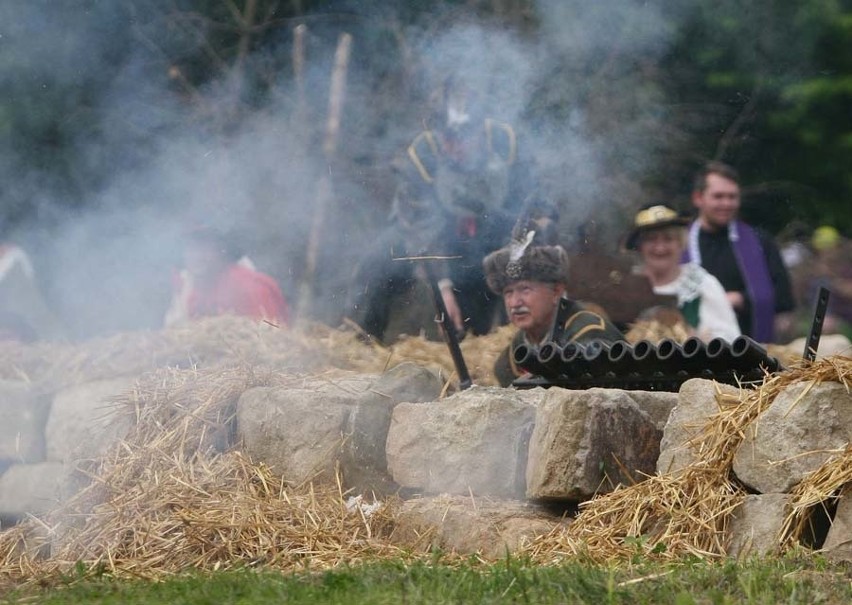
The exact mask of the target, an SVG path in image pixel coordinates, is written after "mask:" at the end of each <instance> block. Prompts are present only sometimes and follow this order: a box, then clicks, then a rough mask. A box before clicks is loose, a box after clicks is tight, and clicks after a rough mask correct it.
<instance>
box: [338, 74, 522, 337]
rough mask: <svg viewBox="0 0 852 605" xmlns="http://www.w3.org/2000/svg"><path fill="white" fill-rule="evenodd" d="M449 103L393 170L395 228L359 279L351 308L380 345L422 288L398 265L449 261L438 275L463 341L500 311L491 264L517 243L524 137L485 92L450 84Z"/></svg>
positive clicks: (437, 267) (410, 268)
mask: <svg viewBox="0 0 852 605" xmlns="http://www.w3.org/2000/svg"><path fill="white" fill-rule="evenodd" d="M442 93H443V94H442V103H441V111H440V113H439V114H438V115H437V116H435V117H434V119H433V124H434V127H433V128H427V129H426V130H423V131H422V132H420V133H419V134H418V135H417V136H416V137H415V138H414V140H413V141H412V142H411V144H410V145H409V146H408V148H407V149H406V152H405V154H404V155H403V156H401V157H400V158H399V159H398V160H397V161H396V162H395V163H394V169H395V171H396V176H397V188H396V192H395V194H394V199H393V206H392V210H391V216H390V225H389V226H388V228H387V229H386V231H385V233H384V234H383V235H382V236H381V237H380V238H379V239H378V240H377V242H376V245H374V246H372V247H371V249H370V250H369V251H367V253H366V255H365V256H364V258H363V259H362V260H361V262H360V264H359V266H358V268H357V270H356V275H355V279H354V284H353V295H352V296H351V298H352V300H351V301H350V303H349V306H351V307H352V312H353V315H354V317H355V318H356V320H357V321H358V323H359V324H360V325H361V327H362V328H363V329H364V330H365V331H366V332H367V333H369V334H370V335H372V336H374V337H375V338H377V339H379V340H383V339H384V338H385V330H386V328H387V326H388V323H389V317H390V314H391V310H392V308H393V305H394V304H395V302H396V301H397V300H398V299H397V298H396V297H395V295H397V294H400V293H402V292H404V291H406V290H410V289H412V288H413V287H414V286H415V282H416V281H417V279H418V275H417V271H418V269H417V267H416V266H415V265H414V263H412V262H408V261H400V260H394V259H399V258H411V257H421V256H429V257H432V258H433V259H434V257H443V258H444V260H442V261H440V262H435V261H434V260H433V261H431V263H432V264H431V265H430V268H431V270H432V271H431V272H432V274H433V275H434V277H435V278H436V279H437V281H438V285H439V287H440V291H441V296H442V298H443V299H444V304H445V305H446V307H447V312H448V313H449V315H450V318H451V319H452V320H453V323H454V324H455V326H456V328H457V329H458V330H459V331H460V332H466V331H471V332H473V333H474V334H477V335H480V334H485V333H487V332H488V331H489V330H490V329H491V327H492V325H493V323H494V318H495V315H496V313H497V311H498V309H499V306H500V299H499V296H496V295H495V294H494V293H493V292H491V291H490V290H489V289H488V286H487V284H486V282H485V276H484V274H483V272H482V259H483V258H484V257H485V255H487V254H488V253H489V252H491V251H493V250H496V249H497V248H499V247H501V246H503V245H504V244H505V243H506V242H507V241H508V240H509V236H510V233H511V230H512V225H513V224H514V222H515V218H516V216H517V214H518V211H519V210H520V205H521V202H522V201H523V200H524V199H525V197H526V194H525V191H526V189H527V185H528V179H527V174H526V170H525V166H524V165H523V163H522V162H519V161H518V148H517V147H518V143H517V139H516V136H515V131H514V130H513V129H512V127H511V126H510V125H509V124H506V123H503V122H499V121H497V120H493V119H491V118H489V117H487V116H486V115H485V113H484V104H483V99H481V98H480V97H479V95H478V91H475V90H473V89H472V88H471V87H469V86H468V85H467V84H466V83H465V82H463V81H461V80H458V79H455V78H447V80H446V81H445V82H444V85H443V90H442ZM420 269H422V267H421V268H420Z"/></svg>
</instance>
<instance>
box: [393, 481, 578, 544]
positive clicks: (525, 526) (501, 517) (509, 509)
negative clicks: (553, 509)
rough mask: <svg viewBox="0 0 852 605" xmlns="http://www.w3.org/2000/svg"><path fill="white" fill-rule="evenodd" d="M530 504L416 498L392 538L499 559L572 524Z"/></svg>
mask: <svg viewBox="0 0 852 605" xmlns="http://www.w3.org/2000/svg"><path fill="white" fill-rule="evenodd" d="M567 523H568V522H567V521H563V520H562V519H561V518H560V517H557V516H554V515H552V514H549V513H548V512H547V511H545V510H543V509H541V508H539V507H537V506H535V505H533V504H530V503H525V502H519V501H517V500H501V501H495V500H488V499H475V500H472V499H471V498H464V497H462V496H446V495H444V496H439V497H435V498H429V497H427V498H414V499H412V500H407V501H406V502H404V503H403V505H402V508H401V510H400V511H399V513H398V515H397V516H396V518H395V527H394V531H393V534H392V535H391V538H390V540H391V542H392V543H393V544H397V545H399V546H402V547H404V548H408V549H412V550H423V549H427V548H440V549H442V550H445V551H449V552H455V553H458V554H474V553H479V554H480V555H481V556H482V557H484V558H486V559H492V560H493V559H499V558H502V557H505V556H506V554H507V553H515V552H517V551H518V550H519V549H520V548H521V547H522V546H523V545H524V544H528V543H530V542H532V541H533V540H534V539H535V538H536V537H538V536H541V535H544V534H547V533H549V532H551V531H553V530H554V529H555V528H557V527H559V526H564V525H567Z"/></svg>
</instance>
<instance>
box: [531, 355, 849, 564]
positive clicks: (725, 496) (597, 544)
mask: <svg viewBox="0 0 852 605" xmlns="http://www.w3.org/2000/svg"><path fill="white" fill-rule="evenodd" d="M801 381H809V382H812V383H813V384H818V383H820V382H824V381H837V382H840V383H842V384H844V385H845V386H846V388H847V389H849V388H850V386H852V359H850V358H848V357H847V358H843V357H833V358H828V359H824V360H820V361H818V362H816V363H814V364H811V365H804V364H802V365H799V366H797V367H794V368H792V369H791V370H789V371H786V372H784V373H781V374H777V375H774V376H771V377H768V378H767V379H766V380H765V381H764V383H763V384H762V385H761V387H760V388H758V389H755V390H741V391H740V392H739V395H738V396H731V395H725V394H722V393H721V392H719V393H717V402H718V404H719V412H718V414H716V415H715V416H714V417H713V418H712V419H711V420H710V421H709V422H708V424H707V425H706V426H705V427H704V428H703V430H702V432H701V433H700V434H699V435H698V436H697V437H696V438H695V439H694V440H693V445H695V446H697V451H698V453H697V459H698V460H699V462H696V463H694V464H692V465H691V466H688V467H686V468H684V469H682V470H681V471H680V472H677V473H673V474H670V475H658V476H653V477H649V478H648V479H647V480H645V481H642V482H640V483H638V484H636V485H632V486H629V487H620V488H618V489H616V490H615V491H613V492H611V493H609V494H605V495H602V496H600V497H598V498H595V499H593V500H591V501H589V502H587V503H585V504H583V505H581V512H580V514H579V515H578V516H577V518H576V519H575V520H574V523H572V524H570V525H569V526H567V527H566V528H564V529H561V528H560V529H558V530H554V532H552V533H550V534H548V535H546V536H542V537H540V538H539V539H537V540H536V541H535V542H534V543H533V544H532V545H531V546H530V547H529V549H528V551H527V554H529V555H531V556H532V557H533V558H535V559H536V560H538V561H542V562H553V561H558V560H559V559H561V558H562V557H566V556H568V557H571V556H582V557H585V558H588V559H590V560H593V561H597V562H609V561H616V560H629V559H631V558H632V557H635V556H637V555H641V556H643V557H649V558H654V559H662V560H666V559H678V558H681V557H683V556H687V555H695V556H699V557H720V556H724V555H725V553H726V535H727V534H726V530H727V527H728V523H729V521H730V518H731V513H732V512H733V510H734V509H735V508H736V507H737V506H738V505H739V504H740V503H741V502H742V500H743V498H744V497H745V495H746V492H745V490H744V489H743V487H742V486H741V485H740V484H739V482H738V481H737V480H736V478H735V477H734V475H733V472H732V464H733V456H734V453H735V452H736V449H737V446H738V445H739V444H740V442H741V441H742V440H743V437H744V430H745V428H746V427H747V426H748V425H749V424H751V423H752V422H753V421H754V420H755V419H756V418H757V417H758V416H759V415H760V413H761V412H762V411H763V410H765V409H766V408H767V406H768V405H769V404H770V403H772V401H773V400H774V399H775V397H776V395H778V393H780V392H781V391H782V390H783V389H785V388H786V387H788V386H789V385H791V384H793V383H795V382H801ZM850 469H852V450H850V448H847V449H846V450H845V451H843V452H838V454H837V455H836V456H835V457H834V458H832V459H831V460H829V461H827V462H826V463H825V464H824V465H823V466H822V467H821V468H820V469H818V470H817V471H816V472H814V473H813V474H812V475H811V476H810V477H809V478H807V479H806V480H805V481H803V482H802V483H801V484H799V486H798V487H797V488H796V490H795V492H794V494H793V507H792V512H791V514H790V517H789V519H788V520H787V524H786V526H787V527H786V532H785V534H784V535H782V536H779V546H780V545H782V544H784V545H786V546H789V545H791V544H792V543H794V542H795V541H796V540H797V539H798V537H799V536H800V535H801V533H802V531H803V527H804V526H805V525H806V524H807V518H808V515H809V514H811V513H812V511H813V507H815V506H820V505H821V503H823V502H825V501H826V500H828V499H831V498H833V497H836V496H837V495H838V494H839V492H840V490H841V489H842V488H843V486H844V485H847V484H848V483H849V482H850V479H852V470H850Z"/></svg>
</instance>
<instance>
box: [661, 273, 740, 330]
mask: <svg viewBox="0 0 852 605" xmlns="http://www.w3.org/2000/svg"><path fill="white" fill-rule="evenodd" d="M654 293H655V294H663V295H668V296H677V304H678V306H682V305H684V304H686V303H688V302H690V301H693V300H695V299H696V298H699V297H700V298H701V302H700V303H699V307H698V326H697V327H696V332H697V336H698V337H699V338H701V339H702V340H710V339H711V338H716V337H719V338H724V339H725V340H727V341H728V342H731V341H732V340H734V339H735V338H736V337H737V336H739V335H740V326H739V324H738V323H737V316H736V315H734V309H733V307H731V303H730V302H729V301H728V298H727V296H726V295H725V289H724V288H723V287H722V284H721V283H719V280H718V279H716V278H715V277H713V276H712V275H710V274H709V273H708V272H707V271H706V270H705V269H704V268H702V267H701V266H700V265H697V264H695V263H686V264H683V265H681V266H680V275H678V277H677V279H675V280H674V281H671V282H669V283H667V284H664V285H662V286H655V287H654Z"/></svg>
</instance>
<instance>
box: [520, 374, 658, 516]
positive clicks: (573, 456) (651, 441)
mask: <svg viewBox="0 0 852 605" xmlns="http://www.w3.org/2000/svg"><path fill="white" fill-rule="evenodd" d="M660 435H661V433H660V431H659V430H658V429H657V428H656V426H654V422H653V421H652V420H651V418H650V416H648V414H646V413H645V412H643V411H642V410H640V409H639V406H638V405H637V404H636V402H635V401H634V400H633V399H632V398H631V397H630V396H629V395H628V394H627V393H626V392H625V391H619V390H615V389H598V388H595V389H589V390H587V391H571V390H565V389H556V388H551V389H549V390H548V392H547V396H546V397H545V399H544V402H543V403H542V405H541V406H539V408H538V411H537V414H536V419H535V429H534V430H533V434H532V438H531V439H530V447H529V457H528V463H527V473H526V475H527V490H526V494H527V497H529V498H534V499H547V500H567V501H574V502H578V501H583V500H587V499H589V498H591V497H592V496H593V495H594V494H596V493H603V492H607V491H611V490H612V489H613V488H614V487H615V486H616V485H618V484H619V483H626V484H630V483H633V482H635V481H641V479H642V477H643V474H644V475H650V474H653V472H654V468H655V465H656V462H657V456H658V455H659V447H660Z"/></svg>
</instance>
